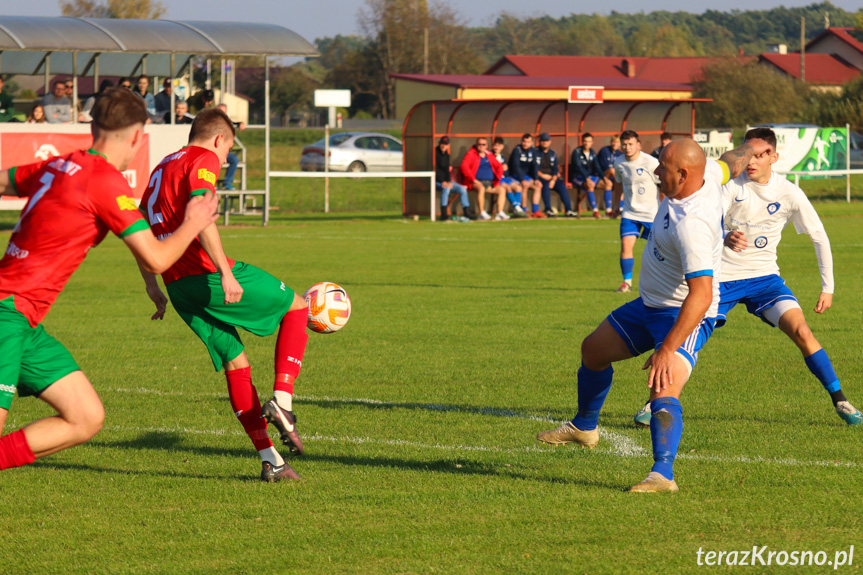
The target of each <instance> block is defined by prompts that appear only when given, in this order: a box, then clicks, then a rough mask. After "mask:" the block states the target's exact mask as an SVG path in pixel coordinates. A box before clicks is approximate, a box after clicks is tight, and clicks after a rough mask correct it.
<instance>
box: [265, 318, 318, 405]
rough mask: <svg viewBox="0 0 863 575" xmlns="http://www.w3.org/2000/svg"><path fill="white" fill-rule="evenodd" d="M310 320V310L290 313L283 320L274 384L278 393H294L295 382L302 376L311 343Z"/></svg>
mask: <svg viewBox="0 0 863 575" xmlns="http://www.w3.org/2000/svg"><path fill="white" fill-rule="evenodd" d="M308 318H309V310H308V308H303V309H297V310H294V311H289V312H288V313H286V314H285V317H283V318H282V323H281V325H280V326H279V335H278V336H277V337H276V381H275V383H274V384H273V389H274V390H276V391H287V392H288V393H290V394H293V393H294V380H295V379H296V378H297V376H298V375H300V368H301V367H303V354H304V353H305V352H306V343H307V342H308V341H309V334H308V333H307V332H306V323H307V322H308Z"/></svg>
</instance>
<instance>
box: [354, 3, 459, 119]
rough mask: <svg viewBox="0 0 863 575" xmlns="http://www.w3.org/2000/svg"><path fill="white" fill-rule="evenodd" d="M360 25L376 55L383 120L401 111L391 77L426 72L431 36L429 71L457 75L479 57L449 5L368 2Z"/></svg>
mask: <svg viewBox="0 0 863 575" xmlns="http://www.w3.org/2000/svg"><path fill="white" fill-rule="evenodd" d="M359 21H360V24H361V26H362V28H363V30H364V31H365V32H366V34H367V36H368V38H369V47H370V48H371V50H372V52H373V53H374V54H375V55H376V61H377V63H376V66H375V69H374V70H368V69H367V70H366V71H367V72H368V73H372V74H373V76H374V79H375V81H376V82H377V83H378V86H377V87H376V90H375V91H376V92H377V93H378V97H379V100H380V110H381V113H382V115H384V116H385V117H390V116H391V115H392V113H393V112H394V109H395V81H394V80H393V78H392V77H391V74H417V73H422V72H423V68H424V53H425V49H424V37H425V31H426V30H428V36H429V51H428V71H429V73H431V74H447V73H449V74H453V73H459V72H461V71H465V70H468V69H470V68H471V66H472V61H473V53H472V51H471V50H466V46H465V44H466V42H467V36H466V34H465V33H464V30H463V28H462V27H461V26H458V25H457V24H456V22H457V21H458V18H457V16H456V14H455V12H454V11H453V10H452V9H451V8H450V7H449V6H448V5H447V4H443V3H432V4H431V5H430V4H429V3H428V2H427V1H426V0H366V5H365V7H364V8H362V9H360V12H359Z"/></svg>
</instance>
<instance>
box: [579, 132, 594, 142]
mask: <svg viewBox="0 0 863 575" xmlns="http://www.w3.org/2000/svg"><path fill="white" fill-rule="evenodd" d="M585 138H593V134H591V133H590V132H585V133H583V134H582V135H581V141H582V142H583V141H584V139H585Z"/></svg>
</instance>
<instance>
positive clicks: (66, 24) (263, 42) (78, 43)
mask: <svg viewBox="0 0 863 575" xmlns="http://www.w3.org/2000/svg"><path fill="white" fill-rule="evenodd" d="M318 55H319V54H318V52H317V50H316V49H315V47H314V46H312V45H311V44H310V43H309V42H308V41H306V40H305V39H304V38H302V37H301V36H300V35H299V34H297V33H296V32H293V31H292V30H289V29H287V28H284V27H282V26H278V25H275V24H263V23H248V22H206V21H174V20H127V19H114V18H65V17H63V18H49V17H39V16H3V15H0V74H4V75H7V74H10V75H11V74H21V75H31V76H33V75H44V78H45V85H46V93H47V92H48V91H49V90H48V82H49V78H50V77H51V75H55V74H63V75H68V76H70V77H71V78H72V81H73V84H74V89H73V103H72V104H73V110H74V109H76V107H77V102H78V87H77V83H78V78H79V77H82V76H93V77H94V85H98V83H99V81H98V77H99V76H100V75H102V76H128V77H131V76H137V75H140V74H146V75H148V76H154V77H162V78H166V77H169V78H177V77H179V76H181V75H182V74H183V73H184V72H185V71H186V70H188V68H189V65H190V62H191V60H192V58H194V57H196V56H205V57H210V58H219V59H222V60H224V59H227V58H230V57H236V56H260V57H261V58H262V63H263V65H264V70H265V71H266V72H265V94H266V96H265V101H264V109H265V113H264V117H265V129H266V148H265V164H266V167H265V172H266V173H267V174H269V171H270V74H269V73H270V65H269V64H270V59H271V58H273V57H286V56H301V57H309V56H318ZM175 94H176V90H172V92H171V110H173V109H174V101H175ZM72 116H73V122H74V121H76V120H75V119H74V118H75V117H76V116H77V114H75V113H73V114H72ZM171 116H172V118H171V120H172V122H173V120H174V119H173V114H171ZM9 132H17V134H18V135H16V137H15V138H12V139H10V140H9V141H10V143H9V144H8V145H7V144H6V143H5V142H6V140H5V139H4V135H5V134H6V133H9ZM21 133H28V134H36V136H35V140H36V142H35V143H34V144H33V146H34V149H35V150H36V154H39V153H42V154H44V153H53V151H51V148H50V147H46V146H53V148H54V151H59V152H60V153H62V151H60V150H57V146H56V145H54V144H41V145H40V144H39V141H40V140H44V139H47V138H50V137H51V135H52V134H55V133H59V134H63V135H64V136H63V138H61V139H60V140H55V141H63V142H65V141H66V140H69V138H68V137H67V135H68V134H70V133H71V134H81V135H84V134H86V135H89V133H90V128H89V125H80V126H75V125H69V124H65V125H61V124H47V125H46V124H41V125H33V124H26V125H25V124H18V125H17V126H16V125H15V124H0V167H3V168H5V167H8V166H9V165H13V163H10V162H11V160H9V156H10V153H11V151H12V150H13V149H17V150H18V151H20V146H21V142H20V140H21V136H20V134H21ZM147 133H148V136H149V138H150V141H151V145H150V146H149V148H150V149H151V150H149V151H148V152H147V153H148V154H150V156H151V157H149V158H148V159H147V161H145V162H143V165H146V166H147V168H146V169H147V170H149V169H152V167H154V164H155V163H158V162H159V161H160V160H161V158H162V156H163V155H166V154H167V153H170V152H171V151H175V150H176V149H178V148H179V147H181V146H182V145H185V143H186V138H187V136H188V126H185V127H183V126H168V125H164V126H163V125H149V126H147ZM70 141H71V140H70ZM11 142H15V143H14V144H13V143H11ZM154 144H155V147H154ZM64 145H65V144H64ZM76 147H80V145H79V144H75V146H74V147H73V148H72V149H75V148H76ZM163 150H168V151H167V152H164V153H163ZM151 152H152V153H151ZM160 154H161V155H160ZM36 157H38V156H36ZM35 160H36V158H33V159H31V160H30V161H35ZM15 163H18V162H17V161H16V162H15ZM131 177H133V178H134V182H135V183H136V184H137V187H138V188H140V185H141V184H140V181H141V180H146V179H147V178H148V177H149V171H148V172H147V173H145V174H137V173H136V174H134V175H133V176H131ZM127 179H130V176H129V175H127ZM130 184H132V180H130ZM132 187H133V189H134V188H135V187H136V186H132ZM140 191H143V190H140ZM136 192H138V190H136ZM245 193H250V194H251V193H257V194H259V195H262V196H264V209H263V210H262V211H263V223H264V224H266V222H267V220H268V217H269V177H267V178H266V184H265V190H263V191H257V192H255V191H248V190H247V191H245ZM136 197H140V193H136ZM243 201H244V200H243V198H242V197H241V198H240V202H241V204H242V203H243Z"/></svg>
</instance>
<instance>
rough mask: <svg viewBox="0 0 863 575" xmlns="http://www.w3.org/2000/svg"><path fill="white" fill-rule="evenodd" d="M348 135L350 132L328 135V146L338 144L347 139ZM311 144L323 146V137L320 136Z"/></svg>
mask: <svg viewBox="0 0 863 575" xmlns="http://www.w3.org/2000/svg"><path fill="white" fill-rule="evenodd" d="M350 137H351V135H350V134H333V135H332V136H330V146H338V145H339V144H341V143H342V142H344V141H346V140H348V139H349V138H350ZM312 145H313V146H320V147H323V146H324V139H323V138H321V139H320V140H318V141H317V142H315V143H314V144H312Z"/></svg>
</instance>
